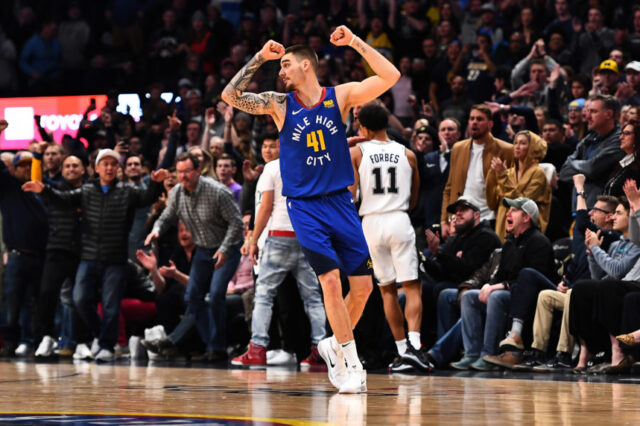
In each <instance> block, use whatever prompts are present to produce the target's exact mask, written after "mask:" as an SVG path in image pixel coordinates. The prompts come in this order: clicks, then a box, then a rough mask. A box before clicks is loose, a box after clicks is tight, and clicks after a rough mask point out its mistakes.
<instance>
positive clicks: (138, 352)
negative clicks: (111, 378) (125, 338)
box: [129, 336, 148, 360]
mask: <svg viewBox="0 0 640 426" xmlns="http://www.w3.org/2000/svg"><path fill="white" fill-rule="evenodd" d="M140 340H141V339H140V336H131V337H130V338H129V354H130V355H131V360H145V359H148V358H147V350H146V349H145V348H144V346H142V343H140Z"/></svg>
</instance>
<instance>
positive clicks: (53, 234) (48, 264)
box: [34, 155, 85, 358]
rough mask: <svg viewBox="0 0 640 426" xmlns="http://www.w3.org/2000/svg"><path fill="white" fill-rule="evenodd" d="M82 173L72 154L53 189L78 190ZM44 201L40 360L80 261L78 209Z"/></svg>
mask: <svg viewBox="0 0 640 426" xmlns="http://www.w3.org/2000/svg"><path fill="white" fill-rule="evenodd" d="M34 163H35V162H34ZM35 165H36V164H34V166H35ZM84 173H85V167H84V164H83V163H82V160H80V159H79V158H78V157H76V156H73V155H71V156H69V157H67V158H65V159H64V161H63V162H62V174H61V178H62V180H61V181H59V182H57V188H58V189H60V190H61V191H70V190H72V189H74V188H79V187H81V186H82V184H83V182H84ZM47 201H50V202H48V203H46V204H47V210H48V213H49V236H48V239H47V251H46V256H45V260H44V268H43V273H42V281H41V283H40V294H39V295H38V303H37V305H36V306H37V312H36V327H37V333H36V334H37V335H39V336H41V337H42V340H41V342H40V345H39V346H38V349H37V350H36V353H35V355H36V357H43V358H46V357H51V356H52V355H53V349H54V346H55V340H54V336H55V334H54V317H55V313H56V308H57V306H58V300H59V298H60V289H61V288H62V284H63V283H64V282H65V281H66V280H67V279H69V280H72V281H73V280H74V278H75V275H76V271H77V270H78V264H79V262H80V211H79V209H78V208H77V207H75V206H72V205H69V204H67V203H64V202H55V201H54V200H47Z"/></svg>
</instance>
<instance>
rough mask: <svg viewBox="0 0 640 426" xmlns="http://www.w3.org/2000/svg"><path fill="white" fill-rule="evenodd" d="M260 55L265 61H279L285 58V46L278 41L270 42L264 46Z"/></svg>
mask: <svg viewBox="0 0 640 426" xmlns="http://www.w3.org/2000/svg"><path fill="white" fill-rule="evenodd" d="M259 54H260V56H262V58H263V59H264V60H265V61H273V60H277V59H280V58H282V57H283V56H284V46H283V45H281V44H280V43H278V42H276V41H273V40H269V41H268V42H266V43H265V44H264V46H262V49H260V52H259Z"/></svg>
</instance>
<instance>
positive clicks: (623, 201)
mask: <svg viewBox="0 0 640 426" xmlns="http://www.w3.org/2000/svg"><path fill="white" fill-rule="evenodd" d="M618 204H622V207H624V209H625V210H626V211H627V214H628V213H629V209H630V206H629V200H628V199H627V197H625V196H624V195H621V196H620V197H618ZM616 207H617V206H616Z"/></svg>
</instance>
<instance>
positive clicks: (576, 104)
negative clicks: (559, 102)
mask: <svg viewBox="0 0 640 426" xmlns="http://www.w3.org/2000/svg"><path fill="white" fill-rule="evenodd" d="M569 108H580V109H582V108H584V98H578V99H574V100H572V101H571V102H569Z"/></svg>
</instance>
